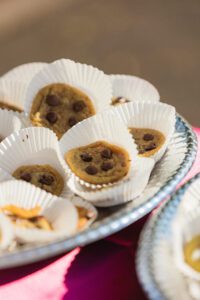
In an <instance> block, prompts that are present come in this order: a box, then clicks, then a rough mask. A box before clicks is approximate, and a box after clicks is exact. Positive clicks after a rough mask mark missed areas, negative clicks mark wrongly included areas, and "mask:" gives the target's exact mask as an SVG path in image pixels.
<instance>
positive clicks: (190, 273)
mask: <svg viewBox="0 0 200 300" xmlns="http://www.w3.org/2000/svg"><path fill="white" fill-rule="evenodd" d="M188 200H189V199H188ZM199 220H200V207H197V208H196V209H195V210H193V211H192V212H189V213H188V214H187V215H186V214H183V215H179V216H178V217H177V218H176V219H175V221H174V224H173V255H174V260H175V263H176V266H177V268H178V269H179V270H180V271H181V272H182V273H183V274H184V275H185V276H186V278H187V279H188V283H189V286H191V285H193V286H194V285H197V286H199V287H200V272H198V271H196V270H195V269H193V268H192V267H191V266H190V265H189V264H187V262H186V261H185V258H184V245H185V244H186V243H187V242H190V241H191V240H192V239H193V238H194V237H196V236H200V228H199V225H200V221H199ZM198 252H199V250H198ZM198 252H197V253H196V255H197V256H199V255H200V253H198ZM191 289H192V290H195V289H193V288H192V287H191Z"/></svg>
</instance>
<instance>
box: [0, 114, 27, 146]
mask: <svg viewBox="0 0 200 300" xmlns="http://www.w3.org/2000/svg"><path fill="white" fill-rule="evenodd" d="M22 126H23V125H22V122H21V120H20V118H19V117H18V116H17V115H16V114H15V113H14V112H13V111H8V110H4V109H0V140H3V139H5V138H6V137H7V136H9V135H10V134H12V133H13V132H16V131H18V130H20V129H21V128H22Z"/></svg>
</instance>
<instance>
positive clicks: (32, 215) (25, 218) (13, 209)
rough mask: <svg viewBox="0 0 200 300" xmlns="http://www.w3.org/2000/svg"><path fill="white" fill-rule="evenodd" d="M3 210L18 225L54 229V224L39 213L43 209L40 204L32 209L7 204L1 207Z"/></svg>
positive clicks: (28, 227) (29, 227)
mask: <svg viewBox="0 0 200 300" xmlns="http://www.w3.org/2000/svg"><path fill="white" fill-rule="evenodd" d="M1 211H3V213H5V214H6V215H7V216H8V217H9V218H10V220H11V221H12V222H13V224H14V225H15V226H17V227H23V228H27V229H34V228H37V229H42V230H48V231H49V230H52V226H51V224H50V223H49V222H48V221H47V220H46V218H45V217H43V216H41V215H39V213H40V211H41V208H40V207H39V206H36V207H35V208H32V209H24V208H21V207H17V206H15V205H6V206H4V207H2V208H1Z"/></svg>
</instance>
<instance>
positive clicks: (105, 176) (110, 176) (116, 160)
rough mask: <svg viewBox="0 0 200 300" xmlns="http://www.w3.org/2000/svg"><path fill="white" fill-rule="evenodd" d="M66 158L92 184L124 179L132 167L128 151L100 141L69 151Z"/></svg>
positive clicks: (77, 172) (81, 176) (77, 174)
mask: <svg viewBox="0 0 200 300" xmlns="http://www.w3.org/2000/svg"><path fill="white" fill-rule="evenodd" d="M65 160H66V162H67V164H68V165H69V167H70V169H71V170H72V172H73V173H74V174H75V175H76V176H78V177H79V178H81V179H82V180H84V181H86V182H89V183H91V184H109V183H113V182H116V181H118V180H120V179H122V178H123V177H124V176H126V175H127V173H128V171H129V168H130V158H129V154H128V153H127V151H126V150H125V149H123V148H120V147H118V146H115V145H111V144H109V143H107V142H105V141H98V142H95V143H92V144H89V145H87V146H84V147H79V148H75V149H72V150H70V151H68V152H67V153H66V154H65Z"/></svg>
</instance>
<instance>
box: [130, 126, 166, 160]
mask: <svg viewBox="0 0 200 300" xmlns="http://www.w3.org/2000/svg"><path fill="white" fill-rule="evenodd" d="M129 131H130V133H131V134H132V136H133V138H134V139H135V142H136V144H137V147H138V151H139V154H140V155H141V156H145V157H147V156H151V155H153V154H154V153H156V152H157V151H158V150H159V149H160V148H161V147H162V145H163V144H164V142H165V137H164V135H163V134H162V132H160V131H158V130H155V129H148V128H129Z"/></svg>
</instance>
